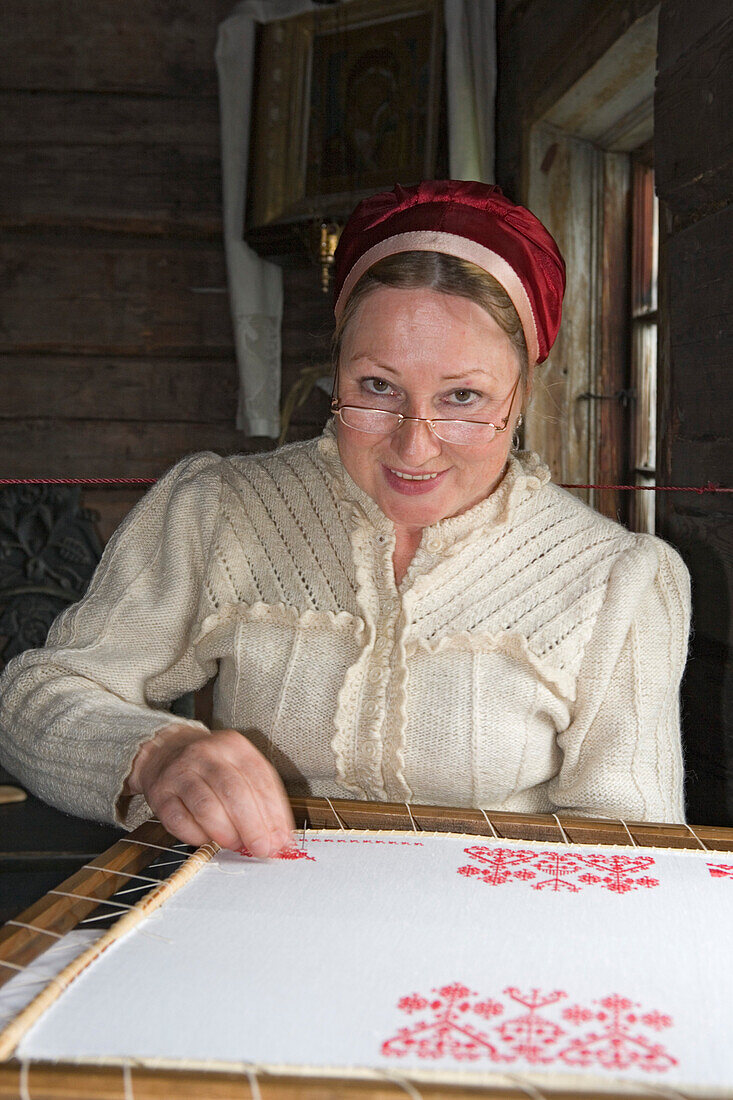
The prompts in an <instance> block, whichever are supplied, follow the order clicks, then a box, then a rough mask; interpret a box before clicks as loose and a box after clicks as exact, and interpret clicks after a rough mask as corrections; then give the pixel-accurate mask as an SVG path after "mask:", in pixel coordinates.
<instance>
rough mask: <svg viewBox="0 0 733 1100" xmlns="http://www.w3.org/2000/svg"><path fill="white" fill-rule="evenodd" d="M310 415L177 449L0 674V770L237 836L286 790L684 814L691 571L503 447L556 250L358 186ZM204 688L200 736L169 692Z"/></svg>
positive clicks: (436, 204) (512, 230)
mask: <svg viewBox="0 0 733 1100" xmlns="http://www.w3.org/2000/svg"><path fill="white" fill-rule="evenodd" d="M335 272H336V280H335V282H336V304H335V314H336V320H337V331H336V338H335V342H334V347H335V365H336V374H335V382H334V397H333V411H334V413H335V417H334V419H333V420H332V421H331V422H330V423H329V424H328V425H327V427H326V430H325V432H324V434H323V435H322V436H321V438H319V439H317V440H311V441H308V442H306V443H298V444H293V445H292V446H289V447H284V448H282V449H280V450H279V451H276V452H274V453H272V454H268V455H255V456H251V455H249V456H236V455H235V456H231V457H229V458H226V459H222V458H220V457H219V456H217V455H214V454H199V455H193V456H191V457H190V458H188V459H186V460H185V461H184V462H182V463H180V464H179V465H178V466H176V467H175V468H174V469H173V470H171V471H170V472H169V473H168V474H167V475H166V476H165V477H163V478H162V479H161V480H160V481H159V482H158V484H157V485H156V486H155V488H154V489H153V490H152V491H151V492H150V493H149V494H148V495H147V496H146V497H145V498H144V500H143V501H141V503H140V504H139V505H138V507H137V508H136V509H135V510H134V512H133V513H132V514H131V515H130V517H129V518H128V519H127V521H126V522H125V524H124V525H123V527H122V528H121V529H120V531H119V532H118V533H117V534H116V535H115V537H114V538H113V539H112V540H111V542H110V544H109V545H108V547H107V549H106V551H105V554H104V557H103V559H102V562H101V564H100V566H99V569H98V572H97V574H96V576H95V578H94V580H93V582H92V584H91V586H90V589H89V592H88V594H87V596H86V598H85V599H84V600H83V601H82V602H81V603H79V604H78V605H76V606H75V607H73V608H71V609H69V610H68V611H66V612H65V613H64V614H63V615H62V616H60V618H59V619H58V620H57V621H56V623H55V624H54V626H53V628H52V630H51V633H50V634H49V638H48V642H47V645H46V647H45V648H44V649H42V650H35V651H30V652H27V653H24V654H23V655H21V656H20V657H19V658H18V659H17V660H16V661H13V662H11V664H10V665H9V666H8V668H7V670H6V672H5V674H4V678H3V681H2V684H0V698H1V702H0V726H2V730H3V734H4V737H3V740H2V760H3V762H4V763H5V764H6V766H7V767H9V768H10V769H11V771H13V772H14V773H15V774H16V775H18V776H19V777H20V778H21V779H22V780H23V781H24V782H25V783H26V784H27V785H28V786H29V787H31V789H33V790H36V791H37V792H38V793H40V794H41V795H42V797H44V798H46V799H47V800H48V801H51V802H53V803H54V804H55V805H57V806H60V807H62V808H63V809H66V810H71V811H72V812H77V813H82V814H86V815H88V816H90V817H98V818H101V819H103V820H114V821H119V822H121V823H122V824H124V825H127V826H130V827H132V826H134V825H135V824H137V823H138V822H139V821H141V820H142V819H143V818H144V817H146V816H148V815H149V814H150V812H151V810H152V811H153V812H154V813H155V814H156V815H157V816H158V817H159V818H160V819H161V821H162V822H163V824H164V825H165V826H166V828H168V829H169V830H170V831H171V832H173V833H174V834H176V835H177V836H179V837H180V838H181V839H182V840H184V841H187V842H188V843H192V844H200V843H203V842H204V841H205V840H207V839H209V838H212V839H214V840H215V841H217V842H218V843H219V844H221V845H222V846H225V847H232V848H239V847H242V846H246V847H247V848H248V849H249V850H250V851H251V852H253V853H255V854H257V855H267V854H268V853H270V854H272V853H274V852H275V851H277V849H278V848H279V847H281V846H282V845H283V844H284V843H285V841H286V839H287V835H288V832H289V830H290V828H291V826H292V818H291V815H290V809H289V805H288V802H287V798H286V792H287V793H288V794H291V795H304V794H314V795H319V796H328V797H332V796H338V795H344V794H345V793H350V794H351V795H352V796H354V797H357V798H362V799H377V800H384V799H388V800H392V801H400V802H403V801H415V802H422V803H433V804H443V805H458V806H460V805H462V806H474V807H479V808H482V809H503V810H516V811H520V812H525V813H538V812H553V813H554V812H557V811H562V812H564V813H578V814H585V815H590V816H605V817H615V818H619V817H621V818H626V819H632V820H656V821H665V820H667V821H679V820H682V819H683V816H684V808H683V800H682V758H681V750H680V734H679V706H678V688H679V682H680V678H681V675H682V669H683V666H684V661H685V654H686V641H687V630H688V625H689V584H688V579H687V574H686V571H685V569H684V566H683V565H682V563H681V561H680V559H679V558H678V556H677V555H676V554H675V553H674V551H672V550H671V549H670V548H669V547H668V546H666V545H665V544H664V543H663V542H661V541H660V540H659V539H655V538H653V537H651V536H647V535H634V534H631V533H629V532H628V531H627V530H625V529H624V528H623V527H621V526H619V525H618V524H616V523H613V522H611V521H610V520H607V519H605V518H604V517H602V516H599V515H597V514H596V513H594V512H593V511H592V510H591V509H589V508H587V507H586V506H585V505H583V504H581V503H580V502H578V501H577V500H575V499H574V498H572V497H571V496H570V494H568V493H566V492H564V491H563V490H562V489H560V488H559V487H557V486H554V485H552V484H551V482H550V473H549V470H548V469H547V467H546V466H545V465H544V464H543V462H542V461H541V459H540V458H538V456H537V455H532V454H528V453H523V452H519V451H516V450H515V449H513V447H512V440H513V435H514V432H515V429H516V425H517V422H518V418H519V416H520V414H521V409H522V407H523V405H524V403H525V402H526V401H527V398H528V396H529V393H530V389H531V385H532V379H533V373H534V370H535V368H536V365H537V364H538V363H541V362H542V361H543V360H544V359H545V358H546V357H547V355H548V354H549V350H550V348H551V346H552V343H553V341H554V339H555V336H556V334H557V331H558V327H559V324H560V312H561V302H562V295H563V288H564V264H563V261H562V258H561V256H560V254H559V252H558V250H557V246H556V245H555V242H554V241H553V240H552V238H551V237H550V236H549V234H548V233H547V231H546V230H545V229H544V228H543V226H542V225H541V224H540V223H539V222H538V221H537V219H536V218H535V217H534V216H533V215H532V214H531V213H530V212H529V211H527V210H524V209H523V208H522V207H519V206H516V205H515V204H513V203H511V202H510V201H509V200H508V199H506V198H505V197H504V196H503V195H502V194H501V192H500V191H499V190H498V189H497V188H493V187H486V186H485V185H483V184H478V183H464V182H460V181H432V182H427V183H422V184H419V185H417V186H415V187H409V188H401V187H397V188H395V190H394V192H389V193H385V194H380V195H375V196H373V197H372V198H370V199H367V200H365V201H364V202H362V203H361V204H360V205H359V207H357V210H356V211H355V212H354V214H353V215H352V217H351V219H350V221H349V223H348V224H347V226H346V228H345V230H344V233H343V235H342V238H341V241H340V243H339V248H338V250H337V254H336V263H335ZM214 677H215V678H216V684H215V689H214V713H213V722H212V729H207V728H205V727H204V726H203V725H202V724H201V723H199V722H192V721H185V720H181V719H177V718H174V717H173V716H172V715H171V713H170V712H169V711H168V710H167V704H168V702H169V700H171V699H174V698H176V697H177V696H180V695H182V694H184V693H185V692H188V691H193V690H196V689H198V688H199V687H201V686H202V685H203V684H204V683H206V682H207V681H208V680H210V679H212V678H214Z"/></svg>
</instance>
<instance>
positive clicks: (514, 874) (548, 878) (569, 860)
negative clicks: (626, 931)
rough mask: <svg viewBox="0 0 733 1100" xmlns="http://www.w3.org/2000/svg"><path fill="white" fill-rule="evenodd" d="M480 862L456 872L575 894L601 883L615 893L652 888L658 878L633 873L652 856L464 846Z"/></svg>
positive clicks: (649, 863) (649, 862) (648, 864)
mask: <svg viewBox="0 0 733 1100" xmlns="http://www.w3.org/2000/svg"><path fill="white" fill-rule="evenodd" d="M464 851H465V853H466V855H467V856H470V857H471V859H473V860H475V861H476V862H477V863H478V864H479V865H480V866H478V867H477V866H476V865H475V864H467V865H466V866H465V867H459V868H458V874H459V875H466V877H471V876H473V877H475V878H480V879H481V881H482V882H486V883H488V885H489V886H501V885H503V884H504V883H505V882H510V881H512V880H515V881H520V882H529V883H531V886H532V889H533V890H551V891H553V892H557V893H559V892H560V891H567V892H568V893H572V894H577V893H579V892H580V891H581V890H582V889H583V887H585V886H600V887H601V888H602V889H604V890H610V891H611V892H612V893H614V894H625V893H628V891H629V890H638V889H639V888H640V887H641V888H643V889H647V890H648V889H651V888H652V887H654V886H658V885H659V879H656V878H649V877H648V876H647V875H644V876H642V877H635V876H638V875H639V874H640V872H642V871H646V870H648V868H649V867H653V866H654V859H653V857H652V856H622V855H604V854H603V853H592V854H590V855H581V854H579V853H576V852H532V851H528V850H527V849H524V848H488V847H484V846H483V845H477V846H476V847H474V848H465V849H464Z"/></svg>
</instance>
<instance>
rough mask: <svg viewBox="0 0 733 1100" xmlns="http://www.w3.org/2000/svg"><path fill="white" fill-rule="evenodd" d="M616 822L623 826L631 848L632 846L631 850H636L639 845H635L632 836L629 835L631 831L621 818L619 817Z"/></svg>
mask: <svg viewBox="0 0 733 1100" xmlns="http://www.w3.org/2000/svg"><path fill="white" fill-rule="evenodd" d="M618 820H619V821H620V822H621V824H622V825H623V827H624V829H625V830H626V835H627V836H628V838H629V840H630V841H631V846H632V847H633V848H638V847H639V845H638V844H637V843H636V841H635V840H634V838H633V836H632V835H631V829H630V828H629V827H628V825H627V824H626V822H625V821H624V819H623V818H622V817H620V818H619V819H618Z"/></svg>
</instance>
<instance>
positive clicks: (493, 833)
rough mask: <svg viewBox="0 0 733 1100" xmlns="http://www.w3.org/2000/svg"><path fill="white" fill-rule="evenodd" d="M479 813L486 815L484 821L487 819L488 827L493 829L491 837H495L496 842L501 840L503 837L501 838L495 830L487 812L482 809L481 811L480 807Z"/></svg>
mask: <svg viewBox="0 0 733 1100" xmlns="http://www.w3.org/2000/svg"><path fill="white" fill-rule="evenodd" d="M479 812H480V813H482V814H483V815H484V819H485V821H486V824H487V825H488V826H489V828H490V829H491V835H492V836H493V838H494V840H501V837H500V836H499V834H498V833H497V831H496V829H495V828H494V826H493V824H492V822H491V821H489V815H488V814H487V813H486V810H482V809H481V807H479Z"/></svg>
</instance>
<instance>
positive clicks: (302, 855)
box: [239, 844, 317, 863]
mask: <svg viewBox="0 0 733 1100" xmlns="http://www.w3.org/2000/svg"><path fill="white" fill-rule="evenodd" d="M239 854H240V856H247V857H248V858H249V859H254V858H255V857H254V856H253V855H252V853H251V852H250V850H249V848H240V849H239ZM271 858H272V859H310V860H312V861H313V863H316V862H317V861H316V857H315V856H309V855H308V853H307V852H306V850H305V848H299V847H298V846H297V845H296V844H291V845H290V847H288V848H283V850H282V851H281V852H278V853H277V855H275V856H272V857H271Z"/></svg>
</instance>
